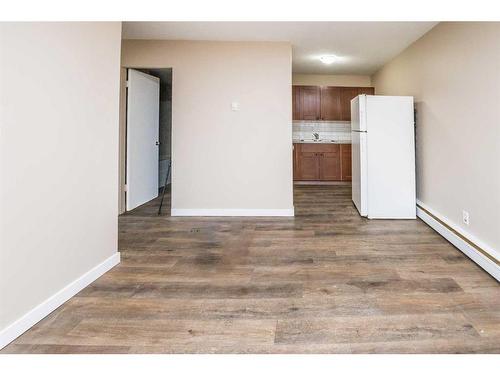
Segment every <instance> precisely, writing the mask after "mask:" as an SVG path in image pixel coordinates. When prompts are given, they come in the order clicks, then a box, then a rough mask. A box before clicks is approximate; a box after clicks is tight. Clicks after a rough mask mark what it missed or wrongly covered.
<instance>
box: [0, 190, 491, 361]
mask: <svg viewBox="0 0 500 375" xmlns="http://www.w3.org/2000/svg"><path fill="white" fill-rule="evenodd" d="M157 205H158V200H155V201H152V202H150V203H148V204H145V205H144V206H141V207H139V208H137V209H136V210H134V211H132V212H130V213H128V214H126V215H122V216H121V217H120V218H119V249H120V251H121V256H122V262H121V264H120V265H118V266H117V267H115V268H114V269H113V270H111V271H110V272H108V273H107V274H105V275H104V276H102V277H101V278H100V279H98V280H97V281H96V282H94V283H93V284H91V285H90V286H89V287H87V288H86V289H84V290H83V291H82V292H80V293H79V294H78V295H77V296H75V297H73V298H71V299H70V300H69V301H68V302H67V303H65V304H64V305H63V306H61V307H60V308H58V309H57V310H56V311H54V312H53V313H52V314H50V315H49V316H48V317H47V318H45V319H43V320H42V321H41V322H40V323H38V324H37V325H36V326H34V327H33V328H31V329H30V330H29V331H27V332H26V333H25V334H23V335H22V336H21V337H19V338H18V339H17V340H15V341H14V342H13V343H12V344H10V345H9V346H7V347H6V348H5V349H4V350H3V352H4V353H394V352H396V353H450V352H451V353H454V352H459V353H476V352H481V353H491V352H493V353H499V352H500V287H499V284H498V283H497V282H496V281H495V280H494V279H493V278H492V277H490V276H489V275H488V274H486V273H485V272H484V271H483V270H481V269H480V268H479V267H478V266H476V265H475V264H474V263H473V262H472V261H470V260H469V259H468V258H467V257H465V256H464V255H463V254H462V253H461V252H460V251H458V250H457V249H455V248H454V247H453V246H452V245H450V244H449V243H448V242H447V241H445V240H444V239H443V238H442V237H440V236H439V235H438V234H436V233H435V232H434V231H433V230H432V229H431V228H429V227H428V226H427V225H426V224H424V223H423V222H422V221H420V220H403V221H396V220H377V221H369V220H367V219H363V218H361V217H359V215H358V214H357V212H356V210H355V208H354V207H353V205H352V203H351V200H350V187H348V186H296V187H295V210H296V216H295V218H180V217H177V218H173V217H169V216H167V215H165V216H161V217H158V216H157V215H156V210H157ZM166 208H167V210H168V209H169V207H168V205H167V207H166Z"/></svg>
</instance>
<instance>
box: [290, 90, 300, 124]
mask: <svg viewBox="0 0 500 375" xmlns="http://www.w3.org/2000/svg"><path fill="white" fill-rule="evenodd" d="M292 107H293V113H292V119H293V120H301V118H300V86H292Z"/></svg>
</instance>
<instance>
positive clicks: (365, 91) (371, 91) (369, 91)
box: [358, 87, 375, 95]
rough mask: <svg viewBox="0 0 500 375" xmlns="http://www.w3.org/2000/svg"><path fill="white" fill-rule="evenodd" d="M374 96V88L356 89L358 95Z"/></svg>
mask: <svg viewBox="0 0 500 375" xmlns="http://www.w3.org/2000/svg"><path fill="white" fill-rule="evenodd" d="M361 94H365V95H375V88H373V87H358V95H361Z"/></svg>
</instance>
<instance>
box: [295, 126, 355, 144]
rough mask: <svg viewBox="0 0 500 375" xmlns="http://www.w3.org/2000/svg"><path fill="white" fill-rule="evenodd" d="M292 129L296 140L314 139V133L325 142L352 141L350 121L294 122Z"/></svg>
mask: <svg viewBox="0 0 500 375" xmlns="http://www.w3.org/2000/svg"><path fill="white" fill-rule="evenodd" d="M292 129H293V130H292V131H293V139H294V140H301V139H304V140H309V139H313V138H314V136H313V133H318V134H319V138H320V139H323V140H335V141H344V142H347V141H350V140H351V123H350V122H348V121H294V122H293V125H292Z"/></svg>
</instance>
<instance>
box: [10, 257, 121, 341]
mask: <svg viewBox="0 0 500 375" xmlns="http://www.w3.org/2000/svg"><path fill="white" fill-rule="evenodd" d="M118 263H120V253H116V254H113V255H112V256H110V257H109V258H107V259H106V260H105V261H104V262H102V263H100V264H98V265H97V266H95V267H94V268H92V269H91V270H90V271H88V272H86V273H85V274H83V275H82V276H80V277H79V278H78V279H76V280H74V281H73V282H71V283H70V284H68V285H66V286H65V287H64V288H63V289H61V290H60V291H58V292H57V293H56V294H54V295H52V296H51V297H49V298H48V299H46V300H45V301H44V302H42V303H41V304H39V305H38V306H36V307H35V308H33V309H32V310H30V311H29V312H28V313H26V314H25V315H24V316H22V317H21V318H19V319H18V320H16V321H15V322H14V323H12V324H11V325H9V326H7V327H6V328H5V329H3V330H2V331H1V332H0V349H2V348H3V347H5V346H7V345H8V344H9V343H10V342H12V341H14V340H15V339H16V338H17V337H19V336H21V335H22V334H23V333H24V332H26V331H27V330H28V329H30V328H31V327H33V326H34V325H35V324H36V323H38V322H39V321H40V320H42V319H43V318H45V317H46V316H47V315H49V314H50V313H51V312H52V311H54V310H55V309H57V308H58V307H59V306H61V305H62V304H63V303H64V302H66V301H67V300H68V299H70V298H71V297H73V296H74V295H75V294H77V293H78V292H79V291H81V290H82V289H83V288H85V287H86V286H88V285H89V284H90V283H92V282H94V281H95V280H96V279H98V278H99V277H101V276H102V275H103V274H105V273H106V272H107V271H109V270H110V269H111V268H113V267H114V266H116V265H117V264H118Z"/></svg>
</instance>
